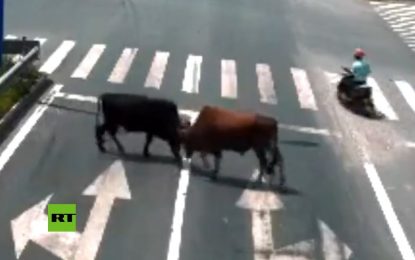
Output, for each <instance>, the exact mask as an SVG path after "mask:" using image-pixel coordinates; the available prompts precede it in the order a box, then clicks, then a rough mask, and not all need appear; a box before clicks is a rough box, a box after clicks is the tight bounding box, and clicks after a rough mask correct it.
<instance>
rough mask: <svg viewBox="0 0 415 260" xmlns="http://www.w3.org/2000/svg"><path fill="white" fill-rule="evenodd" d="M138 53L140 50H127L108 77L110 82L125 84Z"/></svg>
mask: <svg viewBox="0 0 415 260" xmlns="http://www.w3.org/2000/svg"><path fill="white" fill-rule="evenodd" d="M137 53H138V48H125V49H124V50H123V52H122V53H121V56H120V58H119V59H118V61H117V63H116V64H115V66H114V69H113V70H112V72H111V75H110V76H109V77H108V81H109V82H111V83H116V84H121V83H123V82H124V80H125V77H126V76H127V74H128V71H129V70H130V68H131V65H132V63H133V60H134V58H135V56H136V55H137Z"/></svg>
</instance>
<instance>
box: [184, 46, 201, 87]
mask: <svg viewBox="0 0 415 260" xmlns="http://www.w3.org/2000/svg"><path fill="white" fill-rule="evenodd" d="M202 61H203V57H202V56H196V55H193V54H190V55H189V57H188V58H187V61H186V69H185V71H184V77H183V84H182V91H183V92H186V93H194V94H196V93H199V81H200V74H201V66H202Z"/></svg>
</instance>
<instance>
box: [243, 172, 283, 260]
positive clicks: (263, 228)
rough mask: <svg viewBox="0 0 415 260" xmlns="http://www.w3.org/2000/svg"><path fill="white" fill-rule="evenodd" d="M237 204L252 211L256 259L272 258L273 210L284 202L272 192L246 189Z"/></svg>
mask: <svg viewBox="0 0 415 260" xmlns="http://www.w3.org/2000/svg"><path fill="white" fill-rule="evenodd" d="M258 175H259V170H258V169H256V170H255V171H254V173H253V175H252V177H251V182H254V181H255V180H256V179H257V178H258ZM236 205H237V206H239V207H241V208H245V209H248V210H250V211H251V219H252V237H253V241H254V252H255V253H254V259H255V260H265V259H270V257H271V256H272V254H273V252H274V242H273V239H272V224H271V210H278V209H282V208H283V207H284V205H283V203H282V202H281V200H280V199H279V198H278V197H277V195H276V194H274V193H272V192H269V191H255V190H249V189H245V190H244V191H243V193H242V195H241V197H240V198H239V200H238V201H237V203H236Z"/></svg>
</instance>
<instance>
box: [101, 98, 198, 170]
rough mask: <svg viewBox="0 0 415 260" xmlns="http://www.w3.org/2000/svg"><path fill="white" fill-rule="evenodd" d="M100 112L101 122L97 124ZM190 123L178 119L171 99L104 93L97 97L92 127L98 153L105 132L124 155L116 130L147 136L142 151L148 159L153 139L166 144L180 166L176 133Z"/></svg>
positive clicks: (175, 107) (178, 143)
mask: <svg viewBox="0 0 415 260" xmlns="http://www.w3.org/2000/svg"><path fill="white" fill-rule="evenodd" d="M100 112H102V114H103V119H104V122H103V123H102V124H99V115H100ZM189 124H190V122H189V121H188V120H186V119H185V118H182V117H180V116H179V112H178V109H177V105H176V104H175V103H173V102H172V101H170V100H166V99H159V98H150V97H147V96H143V95H132V94H116V93H104V94H102V95H101V96H99V98H98V102H97V115H96V126H95V138H96V143H97V146H98V148H99V150H100V151H101V152H105V148H104V140H103V135H104V134H105V132H108V133H109V135H110V136H111V138H112V139H113V140H114V142H115V144H116V145H117V148H118V150H119V151H120V152H121V153H124V151H125V150H124V147H123V146H122V144H121V142H120V141H119V140H118V138H117V137H116V133H117V130H118V128H119V127H123V128H124V129H125V131H127V132H144V133H146V142H145V145H144V149H143V155H144V156H145V157H149V156H150V152H149V146H150V144H151V142H152V140H153V137H154V136H155V137H158V138H160V139H162V140H164V141H166V142H167V143H168V144H169V146H170V149H171V151H172V153H173V155H174V157H175V158H176V160H177V162H178V163H179V165H181V156H180V139H179V130H180V129H182V128H183V127H186V126H189Z"/></svg>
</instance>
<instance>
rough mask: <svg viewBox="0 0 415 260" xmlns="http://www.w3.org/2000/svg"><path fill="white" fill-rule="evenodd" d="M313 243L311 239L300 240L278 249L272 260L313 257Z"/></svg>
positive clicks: (303, 259) (293, 259)
mask: <svg viewBox="0 0 415 260" xmlns="http://www.w3.org/2000/svg"><path fill="white" fill-rule="evenodd" d="M314 254H315V243H314V240H313V239H310V240H306V241H302V242H299V243H296V244H293V245H289V246H286V247H283V248H280V249H278V250H277V251H276V252H275V255H273V256H272V257H271V259H272V260H310V259H314Z"/></svg>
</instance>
